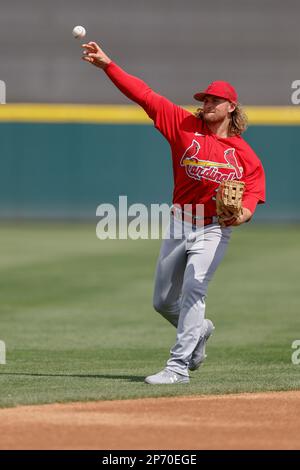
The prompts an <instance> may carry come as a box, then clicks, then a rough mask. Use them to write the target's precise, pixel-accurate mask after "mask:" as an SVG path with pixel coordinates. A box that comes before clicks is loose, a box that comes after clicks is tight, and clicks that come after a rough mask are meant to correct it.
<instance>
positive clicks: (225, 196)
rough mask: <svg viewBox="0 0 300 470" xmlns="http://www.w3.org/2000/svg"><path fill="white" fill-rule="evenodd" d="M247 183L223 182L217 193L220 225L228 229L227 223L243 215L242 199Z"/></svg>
mask: <svg viewBox="0 0 300 470" xmlns="http://www.w3.org/2000/svg"><path fill="white" fill-rule="evenodd" d="M244 190H245V183H243V182H242V181H237V180H234V181H222V183H221V184H220V186H219V189H218V191H217V196H216V207H217V215H218V220H219V224H220V225H221V226H222V227H226V221H227V220H230V219H232V218H233V217H234V218H236V219H237V218H238V217H239V216H240V215H241V214H242V213H243V206H242V198H243V193H244Z"/></svg>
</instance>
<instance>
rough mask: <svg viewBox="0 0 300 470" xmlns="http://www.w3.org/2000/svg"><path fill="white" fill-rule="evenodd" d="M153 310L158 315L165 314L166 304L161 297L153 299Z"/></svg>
mask: <svg viewBox="0 0 300 470" xmlns="http://www.w3.org/2000/svg"><path fill="white" fill-rule="evenodd" d="M153 308H154V310H155V311H156V312H158V313H164V312H165V308H166V303H165V302H164V301H163V299H162V298H161V297H154V298H153Z"/></svg>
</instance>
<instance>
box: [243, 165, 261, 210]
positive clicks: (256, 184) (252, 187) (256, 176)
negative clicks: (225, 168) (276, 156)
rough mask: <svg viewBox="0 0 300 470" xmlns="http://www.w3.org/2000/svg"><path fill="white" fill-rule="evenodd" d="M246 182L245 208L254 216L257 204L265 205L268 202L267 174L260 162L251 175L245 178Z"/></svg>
mask: <svg viewBox="0 0 300 470" xmlns="http://www.w3.org/2000/svg"><path fill="white" fill-rule="evenodd" d="M244 181H245V184H246V187H245V193H244V196H243V206H244V207H246V208H247V209H249V210H250V211H251V212H252V214H253V213H254V212H255V209H256V206H257V204H263V203H264V202H265V200H266V194H265V172H264V169H263V166H262V164H261V163H260V162H258V163H257V165H256V166H255V168H254V169H253V171H252V172H251V173H249V174H248V175H246V176H245V178H244Z"/></svg>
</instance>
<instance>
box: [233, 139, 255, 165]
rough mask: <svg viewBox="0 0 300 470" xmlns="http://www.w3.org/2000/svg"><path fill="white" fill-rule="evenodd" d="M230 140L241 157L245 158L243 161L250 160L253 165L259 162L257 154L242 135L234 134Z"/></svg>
mask: <svg viewBox="0 0 300 470" xmlns="http://www.w3.org/2000/svg"><path fill="white" fill-rule="evenodd" d="M232 140H233V144H234V147H235V148H236V150H237V152H238V153H239V154H240V156H241V157H242V159H243V160H245V162H249V163H250V162H251V163H252V164H254V165H255V164H256V165H260V164H261V160H260V158H259V156H258V155H257V154H256V152H255V151H254V150H253V148H252V147H251V145H250V144H248V142H246V140H245V139H244V138H243V137H242V136H240V135H236V136H234V137H232Z"/></svg>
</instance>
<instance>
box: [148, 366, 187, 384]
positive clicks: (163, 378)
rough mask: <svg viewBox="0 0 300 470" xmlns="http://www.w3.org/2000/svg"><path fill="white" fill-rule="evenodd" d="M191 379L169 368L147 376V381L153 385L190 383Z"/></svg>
mask: <svg viewBox="0 0 300 470" xmlns="http://www.w3.org/2000/svg"><path fill="white" fill-rule="evenodd" d="M189 381H190V379H189V377H188V376H185V375H181V374H177V373H176V372H173V371H172V370H169V369H164V370H162V371H160V372H158V373H157V374H155V375H149V376H148V377H146V378H145V382H146V383H147V384H151V385H169V384H188V383H189Z"/></svg>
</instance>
